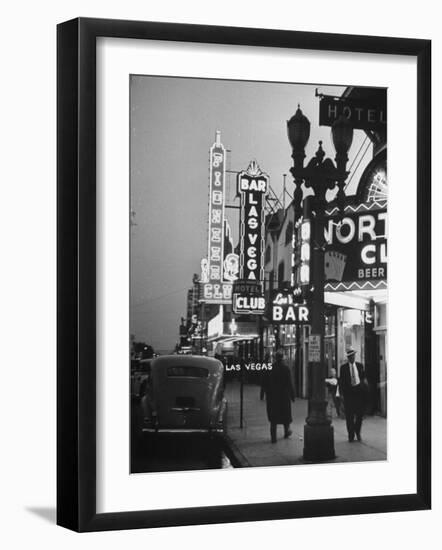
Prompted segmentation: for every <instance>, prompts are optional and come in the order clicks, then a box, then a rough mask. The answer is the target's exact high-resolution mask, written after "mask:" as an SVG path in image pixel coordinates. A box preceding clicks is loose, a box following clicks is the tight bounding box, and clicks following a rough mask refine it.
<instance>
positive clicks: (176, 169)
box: [128, 75, 388, 473]
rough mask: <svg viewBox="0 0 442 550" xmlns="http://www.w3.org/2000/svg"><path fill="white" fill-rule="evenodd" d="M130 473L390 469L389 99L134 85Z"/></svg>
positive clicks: (198, 84)
mask: <svg viewBox="0 0 442 550" xmlns="http://www.w3.org/2000/svg"><path fill="white" fill-rule="evenodd" d="M129 85H130V129H129V131H130V208H131V213H130V214H131V215H130V223H131V228H130V273H131V276H130V284H131V288H130V297H131V300H130V357H128V365H129V368H128V376H129V377H130V392H131V415H130V416H131V418H130V421H131V426H130V428H131V432H130V433H131V444H130V456H131V460H130V463H131V473H141V472H160V471H180V470H204V469H214V468H216V469H231V468H241V467H243V468H244V467H249V468H250V467H262V466H287V465H301V464H317V463H322V462H330V463H333V462H336V463H339V462H362V461H384V460H386V459H387V435H386V434H387V342H388V340H387V332H388V331H387V322H386V319H387V288H388V274H387V265H388V264H387V212H388V210H387V90H386V89H384V88H370V87H354V86H351V85H348V86H330V85H327V84H321V83H317V84H297V83H276V82H252V81H235V80H215V79H199V78H182V77H180V78H178V77H177V78H175V77H170V76H168V77H161V76H148V75H131V77H130V83H129Z"/></svg>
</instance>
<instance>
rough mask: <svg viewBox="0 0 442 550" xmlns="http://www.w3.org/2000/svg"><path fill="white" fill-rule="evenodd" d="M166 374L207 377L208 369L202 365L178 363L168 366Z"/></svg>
mask: <svg viewBox="0 0 442 550" xmlns="http://www.w3.org/2000/svg"><path fill="white" fill-rule="evenodd" d="M167 376H170V377H174V376H188V377H191V378H207V377H208V376H209V371H208V369H204V368H202V367H194V366H191V365H180V366H179V367H168V369H167Z"/></svg>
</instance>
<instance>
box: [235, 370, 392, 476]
mask: <svg viewBox="0 0 442 550" xmlns="http://www.w3.org/2000/svg"><path fill="white" fill-rule="evenodd" d="M225 396H226V398H227V401H228V422H227V426H228V431H227V440H228V444H229V446H230V448H231V451H232V452H233V453H234V454H235V457H236V459H237V461H238V462H239V464H240V465H241V466H243V467H247V466H280V465H289V464H304V463H305V462H304V460H303V458H302V454H303V447H304V442H303V436H304V424H305V418H306V416H307V404H308V403H307V400H305V399H298V398H297V399H296V400H295V403H294V404H293V405H292V416H293V423H292V424H291V430H292V432H293V434H292V435H291V437H290V438H288V439H284V437H283V427H282V426H278V440H277V442H276V443H275V444H272V443H271V442H270V424H269V422H268V420H267V412H266V403H265V401H261V400H260V388H259V386H258V385H252V384H244V402H243V403H244V405H243V406H244V412H243V428H242V429H241V428H240V384H239V382H238V381H235V380H233V381H229V382H228V383H227V385H226V388H225ZM333 413H334V414H333V418H332V420H333V427H334V438H335V453H336V458H335V459H334V460H331V461H329V462H363V461H368V460H373V461H376V460H377V461H380V460H386V459H387V422H386V419H385V418H382V417H380V416H367V417H365V418H364V421H363V424H362V431H361V435H362V441H361V442H359V441H354V442H353V443H349V441H348V436H347V429H346V426H345V419H341V418H337V416H336V411H335V410H334V409H333Z"/></svg>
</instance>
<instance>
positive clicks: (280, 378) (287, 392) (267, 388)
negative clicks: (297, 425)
mask: <svg viewBox="0 0 442 550" xmlns="http://www.w3.org/2000/svg"><path fill="white" fill-rule="evenodd" d="M283 357H284V354H283V352H282V351H279V350H278V351H277V352H276V355H275V361H274V362H273V364H272V370H271V371H268V373H267V374H266V376H265V379H264V380H263V390H264V393H265V397H266V404H267V417H268V419H269V422H270V438H271V441H272V443H276V428H277V425H278V424H282V425H283V426H284V437H285V438H287V437H290V436H291V435H292V432H291V430H290V423H291V422H292V406H291V402H292V401H294V400H295V392H294V390H293V384H292V379H291V376H290V370H289V368H288V366H287V365H286V364H285V363H284V361H283Z"/></svg>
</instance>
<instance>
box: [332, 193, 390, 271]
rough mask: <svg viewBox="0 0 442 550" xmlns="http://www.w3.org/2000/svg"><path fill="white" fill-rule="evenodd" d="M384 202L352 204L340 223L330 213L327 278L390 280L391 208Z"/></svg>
mask: <svg viewBox="0 0 442 550" xmlns="http://www.w3.org/2000/svg"><path fill="white" fill-rule="evenodd" d="M383 204H384V203H382V204H381V203H368V204H367V203H366V204H364V203H362V204H360V205H358V206H356V207H352V206H348V207H347V208H346V211H345V216H344V217H343V218H342V219H341V220H340V221H339V223H336V219H334V218H333V214H334V211H332V212H331V213H328V212H327V214H329V215H330V217H329V218H328V219H327V221H326V227H325V234H324V236H325V240H326V243H327V244H326V253H325V275H326V279H327V280H335V281H339V282H342V281H346V282H348V281H364V280H376V279H378V280H379V279H382V280H386V279H387V211H386V208H385V207H383Z"/></svg>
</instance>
